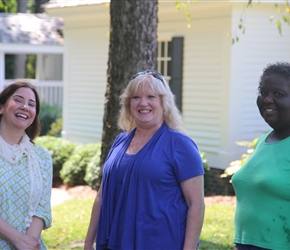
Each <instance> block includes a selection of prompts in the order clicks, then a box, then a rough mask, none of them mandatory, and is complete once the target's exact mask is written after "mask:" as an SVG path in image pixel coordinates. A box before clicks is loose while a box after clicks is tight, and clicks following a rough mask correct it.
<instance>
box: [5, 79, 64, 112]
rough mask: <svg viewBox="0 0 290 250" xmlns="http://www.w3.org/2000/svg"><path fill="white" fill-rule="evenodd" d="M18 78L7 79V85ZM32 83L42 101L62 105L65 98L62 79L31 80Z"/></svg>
mask: <svg viewBox="0 0 290 250" xmlns="http://www.w3.org/2000/svg"><path fill="white" fill-rule="evenodd" d="M15 81H16V80H5V86H7V85H9V84H11V83H13V82H15ZM31 83H32V84H33V85H34V86H35V88H36V89H37V92H38V94H39V99H40V102H41V103H46V104H50V105H58V106H60V107H62V100H63V82H62V81H37V80H31Z"/></svg>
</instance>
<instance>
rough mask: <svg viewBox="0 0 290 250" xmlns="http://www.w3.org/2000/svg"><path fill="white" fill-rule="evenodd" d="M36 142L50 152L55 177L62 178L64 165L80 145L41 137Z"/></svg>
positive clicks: (54, 138)
mask: <svg viewBox="0 0 290 250" xmlns="http://www.w3.org/2000/svg"><path fill="white" fill-rule="evenodd" d="M34 141H35V143H36V144H38V145H40V146H43V147H44V148H46V149H47V150H48V152H49V153H50V155H51V157H52V161H53V177H57V178H60V170H61V169H62V166H63V164H64V163H65V162H66V161H67V159H68V158H69V157H70V156H71V154H72V152H73V151H74V149H75V147H76V146H77V145H78V144H76V143H73V142H70V141H68V140H65V139H62V138H59V137H53V136H40V137H37V138H36V139H35V140H34Z"/></svg>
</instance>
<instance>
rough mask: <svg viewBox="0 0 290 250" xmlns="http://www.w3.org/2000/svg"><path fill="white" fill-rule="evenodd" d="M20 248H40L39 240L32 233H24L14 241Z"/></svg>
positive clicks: (34, 249) (35, 249)
mask: <svg viewBox="0 0 290 250" xmlns="http://www.w3.org/2000/svg"><path fill="white" fill-rule="evenodd" d="M13 244H14V245H15V247H16V248H17V249H19V250H23V249H25V250H39V246H40V243H39V240H38V239H37V238H35V237H33V236H32V235H28V234H23V235H22V236H21V237H20V238H19V239H17V240H16V241H15V242H13Z"/></svg>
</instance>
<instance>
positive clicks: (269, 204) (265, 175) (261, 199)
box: [232, 133, 290, 250]
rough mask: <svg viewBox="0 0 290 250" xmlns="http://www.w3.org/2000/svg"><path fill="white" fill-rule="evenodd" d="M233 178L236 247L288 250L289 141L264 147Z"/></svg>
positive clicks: (262, 143)
mask: <svg viewBox="0 0 290 250" xmlns="http://www.w3.org/2000/svg"><path fill="white" fill-rule="evenodd" d="M268 135H269V133H267V134H265V135H263V136H261V137H260V139H259V141H258V143H257V146H256V149H255V151H254V153H253V155H252V156H251V157H250V158H249V160H248V161H247V162H246V164H245V165H244V166H243V167H242V168H241V169H240V170H239V171H238V172H237V173H235V174H234V176H233V178H232V183H233V186H234V189H235V192H236V197H237V208H236V214H235V238H234V242H235V243H240V244H250V245H254V246H258V247H263V248H268V249H275V250H289V249H290V137H288V138H286V139H284V140H281V141H278V142H271V143H266V142H265V140H266V138H267V136H268Z"/></svg>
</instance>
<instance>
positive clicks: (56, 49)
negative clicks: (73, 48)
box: [0, 13, 63, 105]
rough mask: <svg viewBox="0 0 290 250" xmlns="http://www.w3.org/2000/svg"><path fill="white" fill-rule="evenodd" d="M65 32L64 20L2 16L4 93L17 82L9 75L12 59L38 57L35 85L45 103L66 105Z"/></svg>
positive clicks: (0, 41)
mask: <svg viewBox="0 0 290 250" xmlns="http://www.w3.org/2000/svg"><path fill="white" fill-rule="evenodd" d="M62 28H63V21H62V19H61V18H53V17H51V16H48V15H46V14H26V13H16V14H7V13H0V90H2V89H3V88H4V87H5V86H6V85H8V84H10V83H11V82H14V81H15V79H9V77H8V76H7V75H6V74H5V72H6V70H5V60H6V59H7V58H8V56H9V55H35V56H36V75H35V79H33V80H32V82H33V83H34V84H35V86H36V88H37V89H38V92H39V96H40V99H41V101H42V102H45V103H49V104H58V105H62V73H63V70H62V66H63V62H62V56H63V37H62V35H61V32H62ZM24 60H25V57H24Z"/></svg>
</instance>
